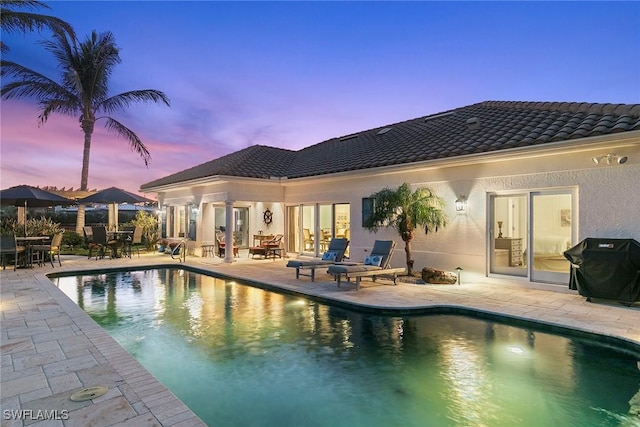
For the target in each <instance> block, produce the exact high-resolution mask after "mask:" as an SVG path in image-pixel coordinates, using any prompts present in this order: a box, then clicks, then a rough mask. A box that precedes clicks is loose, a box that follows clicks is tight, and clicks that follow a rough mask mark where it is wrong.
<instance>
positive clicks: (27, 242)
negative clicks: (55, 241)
mask: <svg viewBox="0 0 640 427" xmlns="http://www.w3.org/2000/svg"><path fill="white" fill-rule="evenodd" d="M49 239H50V237H49V236H16V242H17V243H18V244H20V246H24V254H25V255H24V264H23V265H22V266H23V267H24V268H32V267H33V250H32V248H33V246H35V245H37V244H40V243H43V242H45V241H47V240H49Z"/></svg>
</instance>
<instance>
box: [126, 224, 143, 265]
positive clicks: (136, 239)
mask: <svg viewBox="0 0 640 427" xmlns="http://www.w3.org/2000/svg"><path fill="white" fill-rule="evenodd" d="M124 230H127V231H131V234H129V235H127V237H126V239H125V241H124V248H123V249H124V254H123V255H125V256H128V257H129V258H131V256H132V254H133V251H134V250H135V251H136V252H138V258H140V246H142V227H141V226H139V225H136V226H135V227H129V228H124Z"/></svg>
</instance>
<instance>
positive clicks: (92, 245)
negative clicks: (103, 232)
mask: <svg viewBox="0 0 640 427" xmlns="http://www.w3.org/2000/svg"><path fill="white" fill-rule="evenodd" d="M82 233H83V234H84V244H85V245H86V246H87V248H89V256H88V257H87V258H88V259H91V254H92V253H93V251H94V250H96V251H98V252H99V251H100V250H102V245H101V244H100V243H96V242H94V241H93V227H90V226H86V227H82Z"/></svg>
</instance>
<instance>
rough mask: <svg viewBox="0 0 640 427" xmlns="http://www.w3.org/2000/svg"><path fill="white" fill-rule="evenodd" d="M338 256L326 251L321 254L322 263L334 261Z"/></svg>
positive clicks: (334, 252)
mask: <svg viewBox="0 0 640 427" xmlns="http://www.w3.org/2000/svg"><path fill="white" fill-rule="evenodd" d="M337 256H338V252H336V251H326V252H325V253H323V254H322V261H335V260H336V257H337Z"/></svg>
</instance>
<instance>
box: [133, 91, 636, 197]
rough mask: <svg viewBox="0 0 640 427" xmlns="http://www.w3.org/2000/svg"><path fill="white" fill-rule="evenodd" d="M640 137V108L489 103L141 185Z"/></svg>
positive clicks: (253, 151) (241, 157)
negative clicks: (615, 136) (606, 137)
mask: <svg viewBox="0 0 640 427" xmlns="http://www.w3.org/2000/svg"><path fill="white" fill-rule="evenodd" d="M634 130H640V104H592V103H576V102H511V101H486V102H481V103H478V104H473V105H469V106H466V107H461V108H457V109H454V110H449V111H445V112H442V113H437V114H432V115H429V116H424V117H418V118H415V119H411V120H407V121H404V122H400V123H395V124H390V125H385V126H381V127H378V128H374V129H370V130H365V131H362V132H358V133H356V134H352V135H347V136H343V137H340V138H333V139H330V140H327V141H324V142H320V143H318V144H315V145H312V146H310V147H306V148H304V149H302V150H299V151H291V150H284V149H280V148H274V147H267V146H261V145H255V146H252V147H249V148H246V149H243V150H240V151H237V152H235V153H232V154H229V155H227V156H223V157H220V158H218V159H215V160H212V161H210V162H207V163H203V164H201V165H198V166H195V167H193V168H190V169H186V170H184V171H181V172H178V173H175V174H173V175H169V176H167V177H164V178H161V179H158V180H156V181H152V182H149V183H147V184H144V185H142V187H141V188H142V189H145V188H152V187H155V186H159V185H166V184H172V183H177V182H183V181H189V180H192V179H197V178H204V177H210V176H216V175H231V176H239V177H251V178H269V177H271V176H278V177H287V178H299V177H306V176H315V175H325V174H331V173H337V172H345V171H352V170H361V169H368V168H373V167H379V166H390V165H400V164H408V163H413V162H418V161H425V160H437V159H447V158H454V157H457V156H462V155H468V154H480V153H488V152H493V151H498V150H508V149H514V148H520V147H527V146H535V145H542V144H546V143H551V142H561V141H571V140H575V139H579V138H586V137H591V136H597V135H606V134H613V133H619V132H628V131H634Z"/></svg>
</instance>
